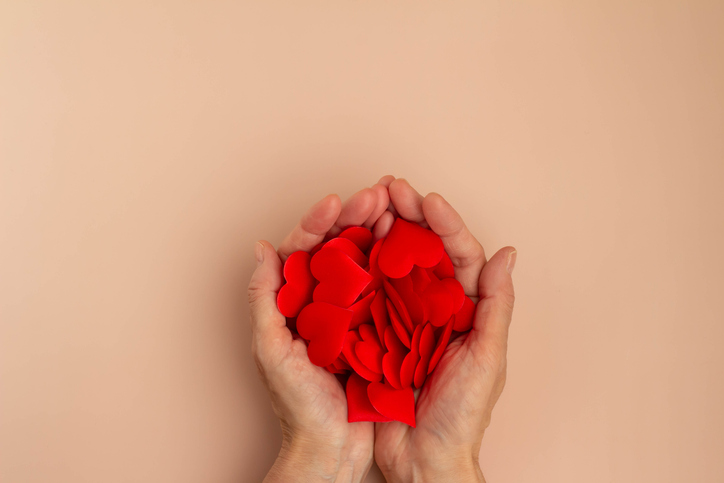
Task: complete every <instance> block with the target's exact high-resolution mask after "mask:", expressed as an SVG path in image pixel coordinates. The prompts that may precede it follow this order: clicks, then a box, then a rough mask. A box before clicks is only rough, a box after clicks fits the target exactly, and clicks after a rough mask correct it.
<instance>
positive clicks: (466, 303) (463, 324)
mask: <svg viewBox="0 0 724 483" xmlns="http://www.w3.org/2000/svg"><path fill="white" fill-rule="evenodd" d="M475 307H476V305H475V302H473V301H472V300H471V299H470V297H468V296H465V300H463V306H462V307H461V308H460V310H458V312H457V313H456V314H455V325H454V326H453V329H455V330H456V331H458V332H465V331H467V330H470V329H471V328H472V327H473V320H475Z"/></svg>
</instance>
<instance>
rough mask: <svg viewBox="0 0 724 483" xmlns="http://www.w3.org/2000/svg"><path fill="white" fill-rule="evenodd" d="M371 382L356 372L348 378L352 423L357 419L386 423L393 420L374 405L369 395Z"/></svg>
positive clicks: (348, 404) (350, 420)
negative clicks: (368, 390)
mask: <svg viewBox="0 0 724 483" xmlns="http://www.w3.org/2000/svg"><path fill="white" fill-rule="evenodd" d="M369 384H370V383H369V381H366V380H364V379H363V378H361V377H360V376H358V375H357V374H355V373H352V374H350V376H349V379H347V387H346V392H347V421H349V422H350V423H354V422H356V421H374V422H378V423H386V422H388V421H391V419H390V418H388V417H386V416H383V415H381V414H380V413H379V412H377V410H376V409H375V408H374V406H372V403H371V402H370V397H369V396H368V395H367V386H369Z"/></svg>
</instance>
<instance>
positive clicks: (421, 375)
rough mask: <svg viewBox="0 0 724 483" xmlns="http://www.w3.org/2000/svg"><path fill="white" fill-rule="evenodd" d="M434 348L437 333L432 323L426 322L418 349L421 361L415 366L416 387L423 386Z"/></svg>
mask: <svg viewBox="0 0 724 483" xmlns="http://www.w3.org/2000/svg"><path fill="white" fill-rule="evenodd" d="M434 349H435V334H434V332H433V330H432V326H431V325H430V324H425V327H423V329H422V333H421V334H420V349H419V350H418V352H419V354H420V362H418V363H417V366H416V367H415V376H414V379H413V383H414V384H415V387H422V384H423V383H424V382H425V378H426V377H427V368H428V364H429V363H430V358H431V356H432V353H433V350H434Z"/></svg>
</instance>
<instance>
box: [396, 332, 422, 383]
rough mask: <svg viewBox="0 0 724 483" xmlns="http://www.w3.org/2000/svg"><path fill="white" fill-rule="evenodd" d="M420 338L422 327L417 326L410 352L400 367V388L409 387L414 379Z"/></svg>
mask: <svg viewBox="0 0 724 483" xmlns="http://www.w3.org/2000/svg"><path fill="white" fill-rule="evenodd" d="M421 336H422V326H421V325H418V326H417V327H415V333H414V334H412V341H411V342H410V352H409V353H408V354H407V355H406V356H405V360H404V361H402V367H400V384H402V387H408V386H411V385H412V382H413V380H414V379H415V368H417V363H418V362H420V337H421Z"/></svg>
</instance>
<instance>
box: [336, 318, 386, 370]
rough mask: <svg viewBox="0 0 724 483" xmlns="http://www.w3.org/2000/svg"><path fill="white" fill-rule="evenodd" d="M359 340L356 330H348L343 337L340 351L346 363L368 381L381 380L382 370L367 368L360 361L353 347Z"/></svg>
mask: <svg viewBox="0 0 724 483" xmlns="http://www.w3.org/2000/svg"><path fill="white" fill-rule="evenodd" d="M361 340H362V339H361V337H360V336H359V334H358V333H357V331H355V330H350V331H349V332H347V337H346V338H345V339H344V345H343V347H342V353H343V354H344V357H345V359H347V363H348V364H349V365H350V366H351V367H352V369H353V370H354V372H356V373H357V374H359V375H360V376H362V377H363V378H365V379H367V380H368V381H370V382H377V381H380V380H382V371H380V372H379V373H377V372H375V371H373V370H371V369H369V368H368V367H367V366H365V365H364V364H362V361H360V360H359V357H357V353H356V352H355V350H354V348H355V346H356V345H357V342H360V341H361Z"/></svg>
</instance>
